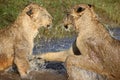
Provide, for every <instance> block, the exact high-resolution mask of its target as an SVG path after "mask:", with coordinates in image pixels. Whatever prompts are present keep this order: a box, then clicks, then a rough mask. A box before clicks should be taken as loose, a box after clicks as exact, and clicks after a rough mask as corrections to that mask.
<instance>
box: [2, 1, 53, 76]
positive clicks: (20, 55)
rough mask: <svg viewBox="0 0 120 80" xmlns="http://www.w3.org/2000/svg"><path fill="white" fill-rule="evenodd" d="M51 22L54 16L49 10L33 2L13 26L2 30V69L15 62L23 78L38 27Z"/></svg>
mask: <svg viewBox="0 0 120 80" xmlns="http://www.w3.org/2000/svg"><path fill="white" fill-rule="evenodd" d="M51 24H52V17H51V15H50V14H49V13H48V12H47V10H46V9H45V8H43V7H40V6H39V5H37V4H33V3H31V4H30V5H28V6H27V7H25V9H24V10H23V11H22V12H21V13H20V14H19V16H18V17H17V19H16V21H15V22H14V23H13V24H12V25H11V26H9V27H7V28H5V29H2V30H0V71H3V70H5V69H6V68H8V67H10V66H12V65H13V64H15V65H16V66H17V68H18V71H19V74H20V76H21V78H25V77H26V76H27V71H28V69H29V62H28V55H30V54H31V53H32V49H33V40H34V38H35V36H36V35H37V33H38V29H39V28H40V27H42V26H45V27H49V26H50V25H51Z"/></svg>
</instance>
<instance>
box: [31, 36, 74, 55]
mask: <svg viewBox="0 0 120 80" xmlns="http://www.w3.org/2000/svg"><path fill="white" fill-rule="evenodd" d="M75 38H76V36H73V37H65V38H62V39H50V40H46V39H45V38H42V39H40V43H37V44H35V47H34V49H33V53H35V54H40V53H46V52H56V51H61V50H66V49H69V48H70V46H71V45H72V43H73V42H74V40H75Z"/></svg>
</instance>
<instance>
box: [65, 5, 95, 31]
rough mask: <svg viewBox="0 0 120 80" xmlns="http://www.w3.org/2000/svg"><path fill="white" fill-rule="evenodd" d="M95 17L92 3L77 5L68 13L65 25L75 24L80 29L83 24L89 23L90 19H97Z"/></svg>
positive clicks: (67, 26) (66, 26)
mask: <svg viewBox="0 0 120 80" xmlns="http://www.w3.org/2000/svg"><path fill="white" fill-rule="evenodd" d="M95 17H96V14H95V13H94V11H93V7H92V6H91V5H89V4H88V5H87V4H80V5H76V6H74V7H73V8H72V9H71V10H70V12H68V13H67V16H66V17H65V19H64V27H65V28H69V25H73V26H74V27H75V29H76V30H79V28H80V26H81V25H84V24H87V22H88V21H89V20H92V19H95ZM88 24H89V22H88Z"/></svg>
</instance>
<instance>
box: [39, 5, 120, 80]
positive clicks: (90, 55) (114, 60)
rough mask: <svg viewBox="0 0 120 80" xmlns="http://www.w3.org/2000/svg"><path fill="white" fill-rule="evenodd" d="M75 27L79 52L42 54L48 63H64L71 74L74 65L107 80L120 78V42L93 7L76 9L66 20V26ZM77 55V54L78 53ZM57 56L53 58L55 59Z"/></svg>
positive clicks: (77, 7)
mask: <svg viewBox="0 0 120 80" xmlns="http://www.w3.org/2000/svg"><path fill="white" fill-rule="evenodd" d="M69 23H70V24H73V25H74V27H75V29H76V30H77V31H78V32H79V33H78V37H77V39H76V42H75V43H76V47H77V50H75V51H76V52H75V51H73V49H72V48H74V46H73V47H72V48H71V49H69V50H68V51H63V52H58V54H56V53H53V54H52V53H48V54H43V55H41V57H42V58H43V59H46V60H56V61H65V59H66V57H67V56H68V55H70V54H74V53H73V52H75V54H80V55H77V56H75V55H71V56H68V58H67V60H66V66H67V71H68V74H71V73H70V72H71V71H72V70H71V68H70V67H71V66H76V67H79V68H82V69H85V70H90V71H93V72H97V73H99V74H102V75H105V76H107V78H108V80H119V79H120V60H119V59H120V54H119V53H120V41H118V40H116V39H113V38H112V37H111V36H110V34H109V32H108V31H107V30H106V29H105V27H104V26H103V25H102V24H101V23H100V22H99V20H98V18H97V16H96V14H95V12H94V10H93V7H92V6H91V5H86V4H80V5H76V6H74V7H73V8H72V9H71V11H70V13H69V14H68V15H67V17H66V19H65V24H66V26H65V27H67V26H68V25H69ZM77 52H78V53H77ZM52 55H54V56H52Z"/></svg>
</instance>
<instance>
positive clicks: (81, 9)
mask: <svg viewBox="0 0 120 80" xmlns="http://www.w3.org/2000/svg"><path fill="white" fill-rule="evenodd" d="M84 10H85V8H82V7H78V9H77V10H76V12H77V13H80V12H82V11H84Z"/></svg>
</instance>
